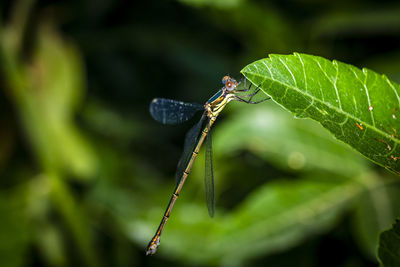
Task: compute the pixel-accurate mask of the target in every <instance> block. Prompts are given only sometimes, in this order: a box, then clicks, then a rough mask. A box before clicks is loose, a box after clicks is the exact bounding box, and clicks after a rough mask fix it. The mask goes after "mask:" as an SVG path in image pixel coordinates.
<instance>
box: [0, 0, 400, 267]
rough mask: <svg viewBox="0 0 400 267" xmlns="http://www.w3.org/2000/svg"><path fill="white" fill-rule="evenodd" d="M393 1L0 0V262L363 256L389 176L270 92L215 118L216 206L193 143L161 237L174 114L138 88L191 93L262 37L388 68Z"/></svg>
mask: <svg viewBox="0 0 400 267" xmlns="http://www.w3.org/2000/svg"><path fill="white" fill-rule="evenodd" d="M399 8H400V6H399V5H398V4H397V2H396V1H385V2H374V1H361V0H358V1H352V2H351V3H349V2H348V1H344V0H339V1H335V2H329V3H327V2H325V1H318V0H313V1H304V0H297V1H268V2H267V1H265V2H263V1H255V0H252V1H251V0H242V1H232V0H227V1H223V0H219V1H215V2H214V1H188V0H185V1H183V0H182V1H139V2H135V1H111V0H101V1H90V0H85V1H33V0H19V1H2V2H1V3H0V9H1V25H0V60H1V64H0V75H1V80H0V84H1V91H0V92H1V95H0V111H1V112H0V125H1V131H0V212H1V214H2V217H1V218H2V219H1V220H0V237H1V238H0V265H1V266H11V267H14V266H158V265H174V266H188V265H211V266H235V265H236V266H252V265H262V266H266V265H271V266H293V265H296V266H339V265H341V266H375V265H376V264H377V259H376V256H375V248H376V244H377V236H378V233H379V232H380V231H381V230H383V229H386V228H388V227H389V226H390V224H391V223H392V221H393V220H394V218H396V217H397V216H398V215H399V208H400V207H399V204H398V203H400V202H399V201H398V196H399V186H400V183H399V181H398V178H397V177H394V175H393V174H391V173H389V172H388V171H386V170H384V169H382V168H380V167H377V166H374V165H372V164H371V163H370V162H368V161H366V160H365V159H364V158H363V157H362V156H360V155H359V154H358V153H356V152H354V151H352V150H351V149H350V148H349V147H348V146H346V145H343V144H342V143H340V142H338V141H336V140H335V139H334V138H333V137H331V136H330V134H328V133H327V132H326V130H324V129H322V128H321V127H320V126H319V125H317V124H316V123H314V122H312V121H308V120H298V119H295V118H293V117H292V115H290V114H289V113H287V112H286V111H284V110H283V109H282V108H281V107H279V106H277V105H276V104H274V103H273V102H272V101H269V102H265V103H263V104H260V105H254V106H248V105H245V104H241V103H232V104H230V105H229V106H228V107H227V108H226V110H224V112H223V114H221V116H220V117H219V119H218V121H217V123H216V125H215V128H214V130H213V133H214V137H215V138H214V152H215V153H214V159H215V162H214V163H215V164H214V166H215V178H216V191H217V207H216V214H215V217H214V218H213V219H211V218H209V217H208V215H207V209H206V207H205V200H204V190H203V189H201V190H199V188H203V181H202V176H203V172H204V170H203V166H204V165H203V163H204V159H203V157H202V156H201V155H200V157H199V159H198V160H197V161H196V163H195V164H194V169H193V172H192V174H191V175H190V179H188V181H187V183H186V184H185V188H184V189H183V191H182V194H181V197H180V198H179V201H178V203H177V204H176V206H175V209H174V211H173V213H172V216H171V218H170V220H169V222H168V225H167V226H166V229H165V232H164V233H163V237H162V244H161V247H160V249H159V252H158V254H157V255H155V256H153V257H145V256H144V249H145V246H146V244H147V242H148V241H149V239H150V238H151V237H152V234H153V231H154V230H155V228H156V226H157V225H158V223H159V220H160V218H161V215H162V212H163V211H164V208H165V206H166V204H167V201H168V198H169V196H170V194H171V192H172V189H173V187H174V182H175V181H174V172H175V167H176V163H177V161H178V159H179V155H180V152H181V150H182V144H183V138H184V133H185V131H186V130H187V129H188V128H189V127H190V123H188V125H186V126H185V125H182V126H176V127H167V126H162V125H158V124H157V123H156V122H154V121H152V120H151V118H150V116H149V114H148V104H149V103H150V101H151V99H152V98H154V97H168V98H174V99H179V100H184V101H188V102H190V101H195V102H202V101H205V99H208V98H209V97H210V95H212V94H213V93H214V92H215V91H216V90H218V89H219V87H220V86H221V84H220V79H221V77H222V76H223V75H225V74H227V73H229V74H231V75H232V76H238V75H239V70H240V69H242V68H243V67H244V66H245V65H247V64H249V63H250V62H252V61H254V60H257V59H260V58H264V57H265V56H266V55H267V54H270V53H292V52H306V53H308V54H314V55H320V56H324V57H326V58H330V59H338V60H341V61H343V62H347V63H350V64H353V65H356V66H366V67H369V68H371V69H374V70H375V71H377V72H383V73H386V74H387V75H389V76H390V78H392V79H394V80H395V81H397V82H399V77H400V66H399V64H398V60H396V58H397V59H398V58H399V56H398V55H399V47H398V38H399V34H400V32H399V30H398V29H399V23H400V21H399V20H398V18H397V17H396V11H397V10H399Z"/></svg>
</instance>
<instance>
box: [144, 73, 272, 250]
mask: <svg viewBox="0 0 400 267" xmlns="http://www.w3.org/2000/svg"><path fill="white" fill-rule="evenodd" d="M222 84H223V85H224V86H223V87H222V88H221V90H219V91H218V92H217V93H216V94H215V95H213V96H212V97H211V98H210V99H209V100H208V101H207V102H206V103H205V104H204V106H203V105H200V104H197V103H185V102H180V101H176V100H171V99H165V98H155V99H153V101H152V102H151V104H150V114H151V115H152V117H153V118H154V119H155V120H156V121H158V122H161V123H163V124H178V123H182V122H185V121H187V120H189V119H190V118H192V117H193V116H194V115H195V114H196V113H197V112H198V111H200V110H204V112H203V115H202V116H201V119H200V121H199V122H198V123H197V124H196V125H194V126H193V128H191V129H190V130H189V132H188V133H187V134H186V137H185V143H184V149H183V153H182V156H181V159H180V160H179V163H178V167H177V173H176V176H177V185H176V187H175V190H174V192H173V194H172V196H171V200H170V201H169V203H168V206H167V209H166V210H165V212H164V216H163V218H162V220H161V223H160V226H158V229H157V231H156V233H155V235H154V237H153V238H152V239H151V241H150V243H149V245H148V246H147V249H146V255H148V254H154V253H156V251H157V248H158V246H159V245H160V237H161V233H162V231H163V229H164V226H165V224H166V222H167V220H168V218H169V216H170V214H171V211H172V209H173V207H174V204H175V201H176V200H177V199H178V197H179V193H180V192H181V190H182V186H183V184H184V183H185V181H186V178H187V177H188V175H189V172H190V169H191V168H192V165H193V162H194V160H195V158H196V156H197V154H198V153H199V150H200V147H201V145H202V144H203V142H204V141H206V160H205V162H206V169H205V187H206V190H205V191H206V202H207V207H208V212H209V214H210V216H211V217H212V216H213V215H214V207H215V204H214V176H213V168H212V141H211V127H212V125H213V124H214V122H215V120H216V119H217V117H218V115H219V113H220V112H221V111H222V110H223V109H224V107H225V106H226V104H228V103H229V102H230V101H240V102H245V103H250V104H258V103H260V102H263V101H265V100H267V99H269V98H265V99H262V100H259V101H252V99H253V97H254V96H255V95H256V94H257V93H258V92H259V90H260V89H259V87H257V88H256V89H255V91H254V92H253V93H251V94H248V95H240V94H241V93H243V92H249V91H250V89H251V85H250V87H249V88H246V86H244V89H242V90H239V89H237V87H238V85H239V83H238V82H236V81H235V80H234V79H232V78H231V77H229V76H224V77H223V78H222ZM239 95H240V96H239ZM245 98H248V99H245ZM201 129H203V130H202V131H201Z"/></svg>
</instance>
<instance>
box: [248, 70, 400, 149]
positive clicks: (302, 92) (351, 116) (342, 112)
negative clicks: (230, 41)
mask: <svg viewBox="0 0 400 267" xmlns="http://www.w3.org/2000/svg"><path fill="white" fill-rule="evenodd" d="M246 73H249V74H252V75H254V76H258V77H261V78H265V76H263V75H261V74H259V73H255V72H252V71H248V72H246ZM268 79H270V80H272V81H273V82H277V83H279V84H281V85H283V86H286V87H290V88H292V89H293V90H295V91H297V92H299V93H301V94H304V95H306V96H308V97H310V98H311V99H312V100H314V101H317V102H319V103H322V104H323V105H325V106H328V105H327V104H326V103H325V102H323V101H322V100H321V99H318V98H316V97H315V96H313V95H310V94H308V93H306V92H304V91H301V90H300V89H298V88H297V87H294V86H292V85H289V84H285V83H283V82H281V81H280V80H276V79H274V78H272V77H271V78H265V79H264V81H265V80H268ZM264 81H263V82H264ZM263 82H262V83H263ZM263 91H264V90H263ZM264 93H265V92H264ZM328 107H329V108H332V109H334V110H336V111H337V112H338V113H341V114H343V115H345V116H348V117H350V118H352V119H354V120H358V121H360V122H362V123H363V124H364V125H365V126H367V127H369V128H371V129H373V130H375V131H376V132H378V133H380V134H382V135H384V136H386V137H387V138H389V139H390V140H392V141H393V142H395V144H396V145H397V144H399V143H400V140H399V139H396V138H394V137H392V136H391V135H389V134H388V133H385V132H383V131H382V130H380V129H378V128H376V127H375V126H372V125H371V124H369V123H368V122H365V121H363V120H361V119H359V118H357V117H355V116H353V115H352V114H350V113H348V112H346V111H344V110H342V109H338V108H337V107H336V106H334V105H331V106H328ZM393 149H394V147H393Z"/></svg>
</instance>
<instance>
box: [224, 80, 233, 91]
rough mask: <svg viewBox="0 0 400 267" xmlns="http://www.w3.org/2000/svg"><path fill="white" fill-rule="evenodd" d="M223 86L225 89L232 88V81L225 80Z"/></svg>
mask: <svg viewBox="0 0 400 267" xmlns="http://www.w3.org/2000/svg"><path fill="white" fill-rule="evenodd" d="M225 87H226V89H228V90H233V87H234V84H233V82H232V81H227V82H226V83H225Z"/></svg>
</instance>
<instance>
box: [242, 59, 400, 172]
mask: <svg viewBox="0 0 400 267" xmlns="http://www.w3.org/2000/svg"><path fill="white" fill-rule="evenodd" d="M242 73H243V74H244V75H245V76H246V77H247V78H248V79H249V80H250V81H251V82H252V83H253V84H255V85H259V86H260V87H261V89H262V90H263V91H264V92H265V93H266V94H268V95H270V96H271V97H272V99H273V100H274V101H276V102H277V103H279V104H280V105H282V106H283V107H285V108H286V109H288V110H290V111H291V112H292V113H294V114H295V116H297V117H301V118H312V119H314V120H316V121H318V122H320V123H321V124H322V125H323V126H324V127H325V128H327V129H328V130H329V131H330V132H331V133H332V134H333V135H334V136H335V137H336V138H338V139H340V140H342V141H343V142H345V143H347V144H349V145H350V146H352V147H353V148H355V149H356V150H358V151H359V152H360V153H362V154H363V155H364V156H366V157H367V158H369V159H370V160H372V161H374V162H375V163H377V164H379V165H381V166H384V167H386V168H387V169H389V170H392V171H394V172H396V173H398V172H399V171H400V161H399V160H398V159H400V158H399V156H400V148H399V146H398V145H399V143H400V139H399V137H398V135H397V134H398V132H400V124H399V119H400V106H399V104H400V85H398V84H396V83H395V82H393V81H391V80H389V79H388V78H387V77H386V76H384V75H379V74H377V73H375V72H373V71H371V70H368V69H362V70H360V69H358V68H356V67H354V66H351V65H348V64H344V63H341V62H338V61H335V60H334V61H329V60H327V59H324V58H321V57H316V56H310V55H305V54H297V53H295V54H294V55H270V56H269V58H266V59H261V60H259V61H256V62H254V63H252V64H250V65H248V66H246V67H245V68H244V69H243V70H242Z"/></svg>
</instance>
